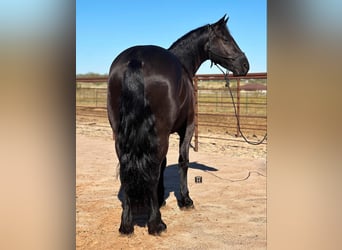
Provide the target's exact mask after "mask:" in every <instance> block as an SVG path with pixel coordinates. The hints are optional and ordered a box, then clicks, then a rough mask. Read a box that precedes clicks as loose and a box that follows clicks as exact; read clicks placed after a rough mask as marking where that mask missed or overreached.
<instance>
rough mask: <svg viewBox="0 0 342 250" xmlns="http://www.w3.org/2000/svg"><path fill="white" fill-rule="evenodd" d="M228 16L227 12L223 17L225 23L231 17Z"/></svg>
mask: <svg viewBox="0 0 342 250" xmlns="http://www.w3.org/2000/svg"><path fill="white" fill-rule="evenodd" d="M226 16H227V14H225V15H224V17H223V18H224V22H225V23H227V21H228V19H229V16H227V17H226Z"/></svg>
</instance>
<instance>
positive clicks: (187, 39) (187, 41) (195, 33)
mask: <svg viewBox="0 0 342 250" xmlns="http://www.w3.org/2000/svg"><path fill="white" fill-rule="evenodd" d="M206 27H207V25H204V26H201V27H199V28H196V29H194V30H191V31H189V32H188V33H186V34H185V35H183V36H182V37H180V38H179V39H177V40H176V41H175V42H174V43H173V44H172V45H171V46H170V47H169V49H168V50H173V49H175V47H178V46H180V45H181V47H183V46H187V45H191V41H193V40H194V39H195V38H198V37H199V36H200V35H202V34H203V33H204V31H205V30H206V29H205V28H206Z"/></svg>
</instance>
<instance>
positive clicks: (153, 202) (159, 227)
mask: <svg viewBox="0 0 342 250" xmlns="http://www.w3.org/2000/svg"><path fill="white" fill-rule="evenodd" d="M157 189H158V186H157V184H153V185H152V186H151V189H150V191H151V193H150V194H151V196H150V199H149V208H150V211H149V219H148V223H147V226H148V233H149V234H154V235H159V234H160V233H161V232H162V231H164V230H165V229H166V225H165V223H164V222H163V221H162V219H161V214H160V211H159V203H158V190H157Z"/></svg>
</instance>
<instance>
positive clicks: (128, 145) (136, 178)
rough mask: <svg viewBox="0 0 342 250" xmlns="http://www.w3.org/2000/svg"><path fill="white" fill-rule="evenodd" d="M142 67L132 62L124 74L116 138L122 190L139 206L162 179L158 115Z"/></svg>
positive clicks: (140, 63)
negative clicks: (152, 187)
mask: <svg viewBox="0 0 342 250" xmlns="http://www.w3.org/2000/svg"><path fill="white" fill-rule="evenodd" d="M142 67H143V64H142V62H141V61H139V60H131V61H130V62H129V63H128V66H127V70H126V72H125V73H124V80H123V83H122V91H121V100H120V121H119V126H118V131H117V138H116V140H117V150H118V156H119V162H120V180H121V185H122V188H123V189H124V191H125V193H126V195H128V197H129V199H130V200H131V201H132V202H133V201H134V202H139V203H141V202H144V201H145V199H147V198H148V197H149V193H150V192H149V190H150V187H151V183H157V182H158V178H159V176H156V174H157V173H158V172H159V171H158V162H157V149H158V140H157V135H156V129H155V116H154V115H153V114H152V112H151V109H150V106H149V103H148V100H147V99H146V97H145V94H144V77H143V74H142Z"/></svg>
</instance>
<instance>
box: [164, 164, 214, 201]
mask: <svg viewBox="0 0 342 250" xmlns="http://www.w3.org/2000/svg"><path fill="white" fill-rule="evenodd" d="M189 168H192V169H198V170H202V171H217V169H216V168H213V167H210V166H207V165H204V164H201V163H198V162H190V163H189ZM178 169H179V168H178V164H172V165H170V166H168V167H166V168H165V171H164V187H165V192H164V199H165V200H166V199H167V198H169V197H170V194H171V193H172V192H173V193H174V195H175V197H176V198H177V200H180V179H179V171H178ZM188 181H189V179H188Z"/></svg>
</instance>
